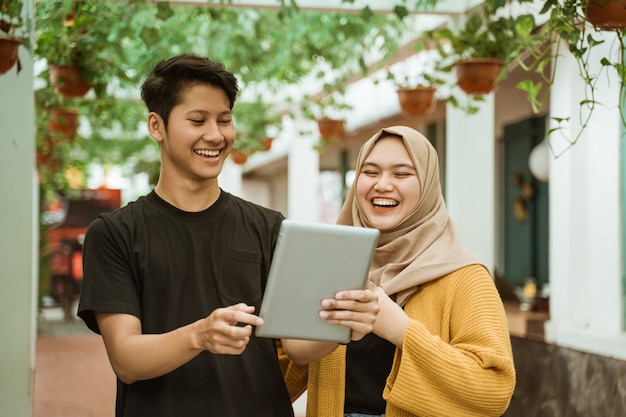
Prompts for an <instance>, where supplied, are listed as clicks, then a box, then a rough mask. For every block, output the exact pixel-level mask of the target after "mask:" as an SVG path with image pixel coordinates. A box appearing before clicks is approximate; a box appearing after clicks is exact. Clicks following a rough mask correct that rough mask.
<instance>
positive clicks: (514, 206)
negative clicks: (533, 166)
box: [503, 117, 549, 288]
mask: <svg viewBox="0 0 626 417" xmlns="http://www.w3.org/2000/svg"><path fill="white" fill-rule="evenodd" d="M545 123H546V121H545V118H544V117H535V118H531V119H527V120H524V121H521V122H518V123H515V124H511V125H508V126H506V127H505V128H504V181H503V184H504V263H505V264H504V278H505V279H506V281H507V282H509V283H510V284H512V285H515V286H522V285H523V284H524V282H525V281H526V280H527V279H528V278H533V279H534V280H535V282H536V283H537V286H538V287H539V288H541V286H543V285H544V284H547V283H548V239H549V236H548V208H549V198H548V197H549V196H548V184H547V183H545V182H543V181H540V180H538V179H537V178H535V177H534V176H533V175H532V173H531V172H530V169H529V167H528V157H529V155H530V152H531V151H532V149H533V148H534V147H535V146H536V145H537V144H539V143H540V142H541V141H543V139H544V137H545Z"/></svg>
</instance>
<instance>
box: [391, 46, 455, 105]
mask: <svg viewBox="0 0 626 417" xmlns="http://www.w3.org/2000/svg"><path fill="white" fill-rule="evenodd" d="M413 49H414V50H415V51H416V52H417V53H416V54H415V55H413V56H412V57H410V58H407V59H406V60H405V61H404V62H403V63H402V64H398V65H396V66H395V67H394V68H389V69H388V70H387V79H389V80H392V81H393V82H394V84H395V85H396V86H397V90H396V91H397V94H398V103H399V104H400V109H401V110H402V112H403V113H404V114H406V115H408V116H424V115H428V114H430V113H432V112H433V111H434V110H435V108H436V107H437V97H436V96H435V93H436V92H437V88H438V87H439V86H441V85H445V80H444V79H442V78H441V77H439V76H438V75H437V71H436V69H435V68H436V65H437V63H438V61H439V59H440V56H439V53H438V52H437V50H435V49H432V48H425V47H424V45H423V44H422V43H420V42H418V43H416V44H415V45H414V46H413Z"/></svg>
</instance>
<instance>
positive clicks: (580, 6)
mask: <svg viewBox="0 0 626 417" xmlns="http://www.w3.org/2000/svg"><path fill="white" fill-rule="evenodd" d="M490 1H495V0H490ZM598 1H599V2H600V4H597V3H595V0H564V1H562V2H557V1H549V2H546V3H545V4H544V6H543V8H542V9H541V11H540V12H539V14H540V15H547V16H549V19H547V21H546V23H545V24H544V25H542V26H541V27H540V28H538V29H537V30H536V31H535V33H534V34H533V36H532V37H531V38H528V39H527V40H526V42H525V44H524V47H525V49H526V50H527V51H528V52H529V53H530V55H531V56H532V58H533V60H532V61H530V64H529V65H527V64H526V63H525V62H522V61H520V64H521V65H522V67H523V68H524V69H525V70H526V71H529V72H534V73H536V74H538V75H539V76H540V78H539V79H538V80H537V81H532V80H530V79H526V80H522V81H520V82H519V83H518V85H517V87H518V88H519V89H521V90H523V91H525V92H526V93H527V97H528V101H529V102H530V104H531V106H532V108H533V111H534V112H535V113H539V111H540V110H541V109H542V108H543V106H544V105H545V102H546V100H547V99H548V98H549V92H550V89H551V87H552V85H553V83H554V81H555V74H556V72H555V69H556V63H557V60H558V58H559V56H561V55H562V54H565V53H570V54H571V55H572V56H573V57H574V59H575V60H576V62H577V64H578V69H579V74H580V78H581V80H583V82H584V84H585V87H584V92H585V99H584V100H582V101H581V102H580V103H579V104H580V109H581V112H580V115H581V120H580V129H579V130H578V133H577V134H575V135H574V137H567V140H568V141H569V143H570V144H574V143H576V141H577V140H578V138H579V137H580V135H581V134H582V132H583V131H584V129H585V127H586V126H587V123H588V122H589V120H590V119H591V116H592V114H593V111H594V109H595V107H596V105H597V104H600V103H598V102H597V100H596V98H595V97H596V94H595V92H596V81H597V80H598V78H599V77H600V76H602V71H614V74H615V75H616V76H617V80H618V82H619V85H616V86H615V91H619V92H621V95H620V99H619V101H618V102H619V114H620V117H621V119H622V124H623V126H624V127H626V117H625V115H624V109H623V106H624V98H625V97H624V94H625V90H624V86H625V84H626V66H625V65H624V57H625V55H626V44H625V43H624V39H623V29H620V27H623V26H622V25H623V24H624V23H623V22H621V20H623V19H624V18H625V17H626V0H617V1H613V0H598ZM606 10H611V17H610V18H609V20H607V21H604V22H603V21H598V20H596V19H597V18H598V17H599V16H598V15H599V14H600V12H601V11H606ZM602 31H606V32H607V33H609V31H612V32H614V33H615V35H616V40H617V42H615V45H616V47H615V48H614V49H613V50H612V51H611V53H612V54H613V55H605V56H601V57H600V58H595V59H596V60H597V61H598V62H599V63H600V64H601V69H600V72H598V71H596V70H591V69H590V68H591V67H590V61H589V59H590V56H591V54H592V52H593V51H594V48H596V47H597V46H599V45H602V44H603V43H604V42H605V40H604V39H603V36H602V35H603V33H602ZM552 119H553V120H555V121H556V122H557V127H555V128H552V129H551V130H550V131H548V134H550V133H552V132H554V131H558V130H561V128H562V127H564V126H565V125H567V123H568V121H569V118H562V117H558V115H556V116H553V117H552Z"/></svg>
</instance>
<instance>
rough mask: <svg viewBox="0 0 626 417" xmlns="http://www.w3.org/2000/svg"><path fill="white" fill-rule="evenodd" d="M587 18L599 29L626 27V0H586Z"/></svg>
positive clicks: (620, 28) (621, 28)
mask: <svg viewBox="0 0 626 417" xmlns="http://www.w3.org/2000/svg"><path fill="white" fill-rule="evenodd" d="M585 15H586V16H587V19H589V21H590V22H591V23H592V24H593V25H594V27H596V28H597V29H600V30H623V29H624V28H626V0H587V6H586V7H585Z"/></svg>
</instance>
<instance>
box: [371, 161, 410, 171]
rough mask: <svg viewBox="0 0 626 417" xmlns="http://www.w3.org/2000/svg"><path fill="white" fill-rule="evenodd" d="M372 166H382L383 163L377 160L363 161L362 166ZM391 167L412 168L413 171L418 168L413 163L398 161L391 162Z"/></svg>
mask: <svg viewBox="0 0 626 417" xmlns="http://www.w3.org/2000/svg"><path fill="white" fill-rule="evenodd" d="M368 166H369V167H372V168H380V167H381V165H380V164H377V163H376V162H370V161H366V162H363V166H362V167H361V168H365V167H368ZM390 166H391V168H393V169H398V168H406V169H410V170H411V171H417V169H416V168H415V167H414V166H413V164H409V163H405V162H398V163H395V164H391V165H390Z"/></svg>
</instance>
